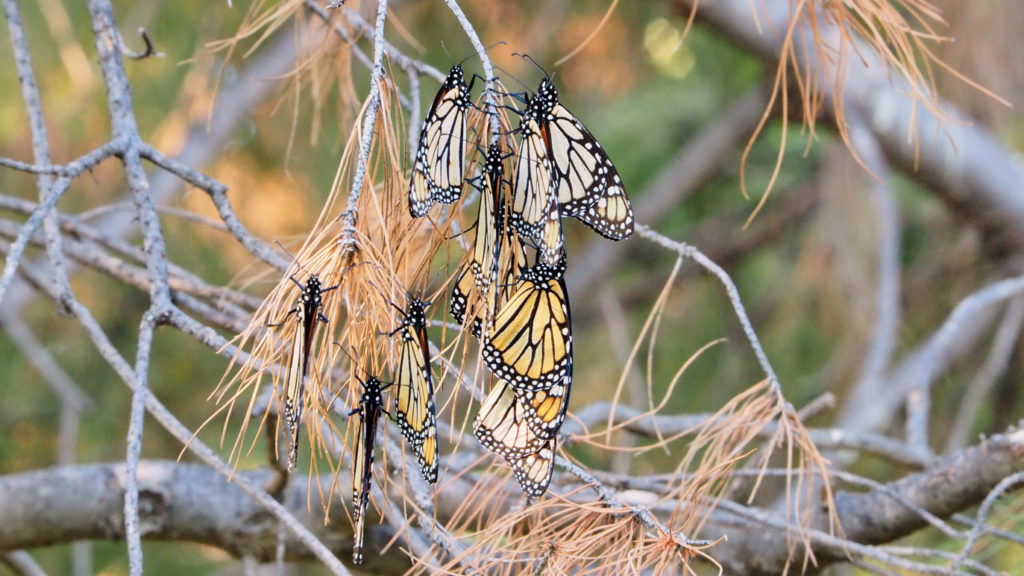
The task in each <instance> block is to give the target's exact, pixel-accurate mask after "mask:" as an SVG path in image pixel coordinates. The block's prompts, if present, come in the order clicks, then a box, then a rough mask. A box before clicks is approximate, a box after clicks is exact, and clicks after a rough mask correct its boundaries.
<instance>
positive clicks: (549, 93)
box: [523, 78, 633, 240]
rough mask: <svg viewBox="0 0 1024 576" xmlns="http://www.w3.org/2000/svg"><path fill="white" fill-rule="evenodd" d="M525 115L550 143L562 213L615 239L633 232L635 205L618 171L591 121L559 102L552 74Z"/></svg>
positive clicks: (552, 177) (553, 173) (630, 234)
mask: <svg viewBox="0 0 1024 576" xmlns="http://www.w3.org/2000/svg"><path fill="white" fill-rule="evenodd" d="M524 117H529V118H531V119H532V120H533V121H535V122H536V123H537V130H538V131H539V132H540V134H541V137H540V138H539V140H542V141H544V143H545V144H546V146H547V156H548V160H549V162H550V168H551V175H550V178H551V181H552V186H551V189H552V194H555V195H556V196H557V198H558V204H559V206H560V208H561V212H562V217H569V216H572V217H575V218H578V219H579V220H580V221H581V222H583V223H584V224H586V225H587V226H590V227H591V228H592V229H593V230H594V231H595V232H597V233H598V234H600V235H602V236H604V237H605V238H609V239H611V240H624V239H626V238H629V237H630V236H632V235H633V208H632V206H631V205H630V203H629V197H628V196H627V195H626V189H625V186H624V185H623V184H622V178H621V177H620V176H619V171H618V170H617V169H616V168H615V165H614V164H612V161H611V158H609V157H608V153H607V152H605V151H604V148H602V147H601V144H600V143H599V142H598V141H597V139H596V138H594V135H593V134H591V133H590V131H589V130H587V127H586V126H584V125H583V123H582V122H580V121H579V119H578V118H576V117H575V116H573V114H572V113H571V112H569V110H567V109H566V108H565V106H562V104H560V103H559V102H558V91H557V90H556V89H555V86H554V84H552V83H551V79H550V78H544V80H542V81H541V83H540V87H539V88H538V89H537V93H536V94H535V95H534V96H533V97H532V98H530V100H529V103H528V104H527V107H526V112H525V113H524ZM523 138H524V141H525V139H526V135H525V134H524V136H523Z"/></svg>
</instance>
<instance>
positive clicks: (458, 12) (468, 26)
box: [445, 0, 501, 143]
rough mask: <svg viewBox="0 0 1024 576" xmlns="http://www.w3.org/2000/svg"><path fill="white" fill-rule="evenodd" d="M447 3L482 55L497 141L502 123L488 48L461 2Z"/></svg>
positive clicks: (493, 135) (451, 0)
mask: <svg viewBox="0 0 1024 576" xmlns="http://www.w3.org/2000/svg"><path fill="white" fill-rule="evenodd" d="M445 4H447V5H448V9H449V10H451V11H452V14H454V15H455V18H456V19H458V21H459V25H460V26H462V29H463V30H464V31H465V32H466V36H467V37H469V42H470V44H472V45H473V49H474V50H476V53H477V56H479V57H480V65H481V66H482V67H483V69H484V81H485V82H486V84H487V89H486V90H485V92H484V101H485V102H486V103H487V114H488V115H490V117H491V121H490V122H489V123H488V124H489V125H490V129H491V143H494V142H497V141H498V138H500V137H501V123H500V121H499V118H498V99H497V98H496V97H495V92H494V80H495V76H494V67H493V66H491V59H490V58H489V57H488V56H487V49H486V48H484V45H483V42H481V41H480V36H479V35H477V33H476V29H474V28H473V24H472V23H471V22H470V21H469V18H467V17H466V13H465V12H463V11H462V8H461V7H460V6H459V3H458V2H457V1H456V0H445Z"/></svg>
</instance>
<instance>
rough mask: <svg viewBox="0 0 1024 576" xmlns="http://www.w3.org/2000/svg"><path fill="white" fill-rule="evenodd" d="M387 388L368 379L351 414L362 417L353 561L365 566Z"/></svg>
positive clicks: (354, 501) (357, 449)
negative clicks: (376, 445)
mask: <svg viewBox="0 0 1024 576" xmlns="http://www.w3.org/2000/svg"><path fill="white" fill-rule="evenodd" d="M385 387H386V386H383V385H382V384H381V383H380V381H379V380H377V379H376V378H374V377H372V376H371V377H369V378H367V380H366V382H365V383H363V394H362V396H361V397H360V400H359V407H358V408H356V409H355V410H353V411H352V412H350V413H349V415H350V416H352V415H355V414H359V422H358V426H357V427H356V443H355V451H354V452H353V454H352V517H353V520H354V522H355V527H354V532H355V537H354V539H353V545H352V561H353V562H355V563H356V564H362V563H363V534H364V532H365V526H366V505H367V503H368V502H369V499H370V483H371V481H372V480H373V447H374V443H375V441H376V436H377V421H378V420H379V419H380V413H381V411H382V407H383V404H384V399H383V396H382V390H383V389H384V388H385Z"/></svg>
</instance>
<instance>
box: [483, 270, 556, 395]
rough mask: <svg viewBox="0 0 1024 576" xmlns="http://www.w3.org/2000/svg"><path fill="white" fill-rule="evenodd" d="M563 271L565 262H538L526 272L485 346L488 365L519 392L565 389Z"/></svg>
mask: <svg viewBox="0 0 1024 576" xmlns="http://www.w3.org/2000/svg"><path fill="white" fill-rule="evenodd" d="M564 272H565V266H564V263H563V264H560V265H559V266H557V267H551V266H547V265H545V264H543V263H538V264H536V265H534V266H533V267H532V268H530V269H529V270H527V271H526V272H525V273H524V274H523V275H522V277H521V278H520V281H519V284H518V285H517V287H516V290H515V292H514V293H513V294H512V296H511V297H510V298H509V300H508V301H507V302H506V303H505V304H504V305H503V306H502V307H501V309H500V310H499V311H498V313H497V315H496V316H495V318H494V323H493V325H492V326H491V328H490V330H489V332H488V337H487V338H486V340H485V342H484V350H483V356H484V361H485V362H486V364H487V367H488V368H490V369H491V371H492V372H494V374H495V375H497V376H498V377H499V378H502V379H504V380H507V381H508V382H509V383H510V384H511V385H512V387H513V388H514V389H516V391H517V392H518V391H520V390H546V389H549V388H550V387H551V386H553V385H555V384H559V383H564V384H565V385H567V386H568V385H569V382H568V381H567V380H566V377H567V376H568V375H569V372H568V371H569V370H570V369H571V363H572V327H571V324H570V319H569V303H568V300H567V297H566V291H565V282H564V280H563V278H562V276H563V274H564Z"/></svg>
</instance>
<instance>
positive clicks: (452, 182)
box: [283, 65, 633, 563]
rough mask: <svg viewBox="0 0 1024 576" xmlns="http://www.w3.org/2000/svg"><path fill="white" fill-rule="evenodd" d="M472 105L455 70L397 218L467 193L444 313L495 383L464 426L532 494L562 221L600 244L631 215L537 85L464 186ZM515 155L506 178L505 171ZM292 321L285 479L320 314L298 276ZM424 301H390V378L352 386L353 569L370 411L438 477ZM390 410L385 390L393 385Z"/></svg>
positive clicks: (562, 353)
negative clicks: (459, 255) (510, 137)
mask: <svg viewBox="0 0 1024 576" xmlns="http://www.w3.org/2000/svg"><path fill="white" fill-rule="evenodd" d="M471 107H472V103H471V101H470V89H469V88H468V87H467V86H466V82H465V77H464V74H463V70H462V67H461V66H459V65H455V66H453V67H452V69H451V71H450V72H449V74H448V76H447V78H446V79H445V82H444V83H443V85H442V86H441V89H440V90H439V92H438V94H437V96H436V97H435V98H434V101H433V104H432V105H431V107H430V110H429V112H428V114H427V117H426V119H425V120H424V122H423V127H422V131H421V133H420V138H419V147H418V149H417V151H416V156H415V160H414V165H413V171H412V177H411V181H410V184H409V212H410V214H411V215H412V216H413V217H416V218H419V217H423V216H426V215H427V214H428V213H429V212H430V209H431V207H432V206H433V204H434V203H435V202H438V203H441V204H452V203H454V202H456V201H458V200H459V199H460V198H461V196H462V188H463V184H464V183H465V182H467V181H468V182H470V183H471V184H473V185H474V186H476V187H478V188H480V191H481V195H480V202H479V214H478V216H477V222H476V225H475V238H474V244H473V247H472V251H471V254H470V258H469V261H468V263H467V265H466V266H465V267H463V268H462V269H461V270H460V271H459V273H458V275H457V277H456V279H455V283H454V286H453V288H452V297H451V313H452V315H453V316H454V318H455V319H456V320H457V321H458V322H459V324H461V325H464V326H466V328H467V329H468V331H469V332H470V333H472V334H473V335H474V336H476V337H478V338H479V339H480V340H481V348H482V353H483V359H484V362H485V364H486V365H487V367H488V368H489V369H490V371H491V373H492V377H493V379H494V380H495V382H494V383H493V385H492V386H491V389H490V392H489V394H488V395H487V397H486V399H485V400H484V402H483V405H482V406H481V408H480V410H479V412H478V414H477V416H476V419H475V420H474V424H473V428H474V434H475V436H476V437H477V439H478V440H479V441H480V443H481V444H482V445H483V446H484V447H486V448H487V449H488V450H490V451H492V452H494V453H496V454H498V455H499V456H501V457H502V458H503V459H504V460H505V461H506V462H507V463H508V464H509V465H510V466H511V468H512V470H513V472H514V474H515V476H516V479H517V480H518V482H519V485H520V487H521V488H522V490H523V492H524V493H525V494H526V495H527V496H528V497H530V498H538V497H540V496H542V495H543V494H544V493H545V492H546V491H547V488H548V485H549V483H550V481H551V475H552V471H553V463H554V455H555V451H556V442H557V435H558V432H559V429H560V428H561V425H562V422H563V421H564V419H565V414H566V409H567V407H568V403H569V392H570V389H571V385H572V364H573V356H572V325H571V321H570V313H569V300H568V293H567V290H566V287H565V281H564V275H565V270H566V257H567V255H566V250H565V242H564V238H563V234H562V223H561V221H562V218H564V217H574V218H577V219H579V220H580V221H582V222H583V223H584V224H586V225H587V226H589V227H590V228H592V229H593V230H595V231H596V232H598V233H599V234H601V235H602V236H604V237H606V238H610V239H612V240H623V239H625V238H628V237H629V236H630V235H631V234H632V233H633V212H632V208H631V207H630V204H629V199H628V197H627V196H626V192H625V189H624V187H623V184H622V181H621V179H620V177H619V174H618V171H617V170H616V169H615V166H614V165H613V164H612V162H611V160H610V159H609V158H608V155H607V153H605V152H604V150H603V149H602V147H601V145H600V144H599V143H598V142H597V140H596V139H595V138H594V136H593V135H592V134H591V133H590V131H589V130H587V128H586V127H585V126H584V125H583V124H582V123H581V122H580V121H579V120H578V119H577V118H576V117H575V116H573V115H572V114H571V113H570V112H569V111H568V110H567V109H566V108H565V107H564V106H562V105H561V104H560V103H559V101H558V93H557V91H556V90H555V87H554V85H553V84H552V83H551V80H550V79H549V78H545V79H544V80H543V81H542V82H541V84H540V87H539V89H538V90H537V92H536V93H535V94H533V95H531V96H529V97H527V98H525V107H524V109H523V110H522V111H521V112H520V124H519V129H518V130H517V132H518V133H519V134H520V141H519V143H518V148H517V149H518V153H517V154H516V153H513V152H511V151H510V152H506V151H505V150H504V149H503V146H502V143H501V139H497V140H495V142H493V143H492V144H491V145H490V146H488V148H487V150H486V154H485V159H484V162H483V165H482V167H481V170H480V171H481V174H480V176H478V177H475V178H467V175H466V173H467V160H466V151H467V148H468V138H467V134H468V133H469V130H468V126H467V114H468V112H469V110H470V108H471ZM513 157H515V158H514V161H515V167H514V170H513V171H512V176H513V178H512V179H511V180H508V179H506V177H505V164H506V162H509V161H510V158H513ZM292 281H293V282H294V283H295V284H296V285H298V286H299V288H300V289H301V296H300V298H299V301H298V303H297V304H296V306H295V307H294V308H293V309H292V310H291V311H289V313H288V314H289V315H292V314H295V316H296V318H297V320H298V323H299V329H298V330H296V334H295V337H294V340H293V342H292V349H291V359H290V361H289V365H288V366H289V371H288V376H287V382H286V386H285V388H284V391H285V394H284V396H285V397H284V410H283V413H284V422H285V430H286V433H287V437H288V471H289V472H292V471H293V470H294V468H295V464H296V459H297V455H298V444H299V425H300V421H301V416H302V414H301V410H302V403H303V402H302V401H303V398H304V395H303V394H304V391H303V385H304V382H305V378H306V375H307V372H308V366H309V357H310V348H311V346H312V343H313V337H314V334H315V331H316V328H317V323H318V322H321V323H322V322H326V321H327V319H326V318H325V317H324V316H323V314H322V312H321V308H322V295H323V294H324V293H325V292H328V291H331V290H334V289H335V288H337V286H332V287H328V288H324V287H323V286H322V284H321V281H320V279H319V277H318V276H317V275H315V274H312V275H310V277H309V279H308V280H307V281H306V283H305V285H303V284H301V283H300V282H299V281H298V280H295V279H294V278H292ZM428 305H429V304H428V303H427V302H424V301H422V300H420V299H418V298H415V297H411V296H410V297H409V298H408V302H407V305H406V307H405V308H404V309H402V308H399V307H398V306H397V305H395V304H393V303H392V306H394V307H395V308H396V309H397V310H398V312H399V314H400V315H401V318H402V320H401V322H400V324H399V326H398V327H397V328H396V329H395V330H394V331H393V332H391V333H390V334H389V336H390V337H395V336H397V338H398V354H397V360H396V361H395V363H394V365H393V370H392V373H393V379H394V380H393V382H390V383H388V382H383V381H382V380H380V379H379V378H378V377H376V376H374V375H370V374H367V375H366V378H365V380H363V379H361V378H359V376H355V378H356V379H357V380H358V381H359V383H360V384H361V386H362V394H361V396H360V399H359V403H358V405H357V406H356V407H355V408H354V409H353V410H352V411H351V412H350V413H349V415H350V416H358V421H357V425H356V428H355V429H356V442H355V449H354V451H353V472H352V503H353V509H354V511H353V518H354V520H355V538H354V546H353V560H354V561H355V562H356V563H362V560H363V554H362V550H363V533H364V525H365V513H366V507H367V503H368V501H369V491H370V487H371V484H372V477H373V456H374V444H375V439H376V432H377V424H378V422H379V421H380V417H381V414H384V415H386V416H387V417H388V419H389V420H393V421H396V422H397V424H398V426H399V429H400V430H401V432H402V434H403V435H404V437H405V439H406V441H407V442H408V443H409V445H411V446H412V448H413V450H414V451H415V452H416V455H417V459H418V462H419V466H420V470H421V471H422V474H423V477H424V479H425V480H426V481H427V482H429V483H432V484H433V483H436V482H437V479H438V447H437V424H436V419H437V417H436V409H435V402H434V384H433V376H432V374H431V369H430V352H429V341H428V339H427V315H426V309H427V306H428ZM392 387H393V392H392V398H393V402H392V403H391V407H392V409H391V410H389V409H388V408H389V406H388V404H387V403H386V402H385V400H384V395H383V394H384V391H385V390H388V389H392Z"/></svg>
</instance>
